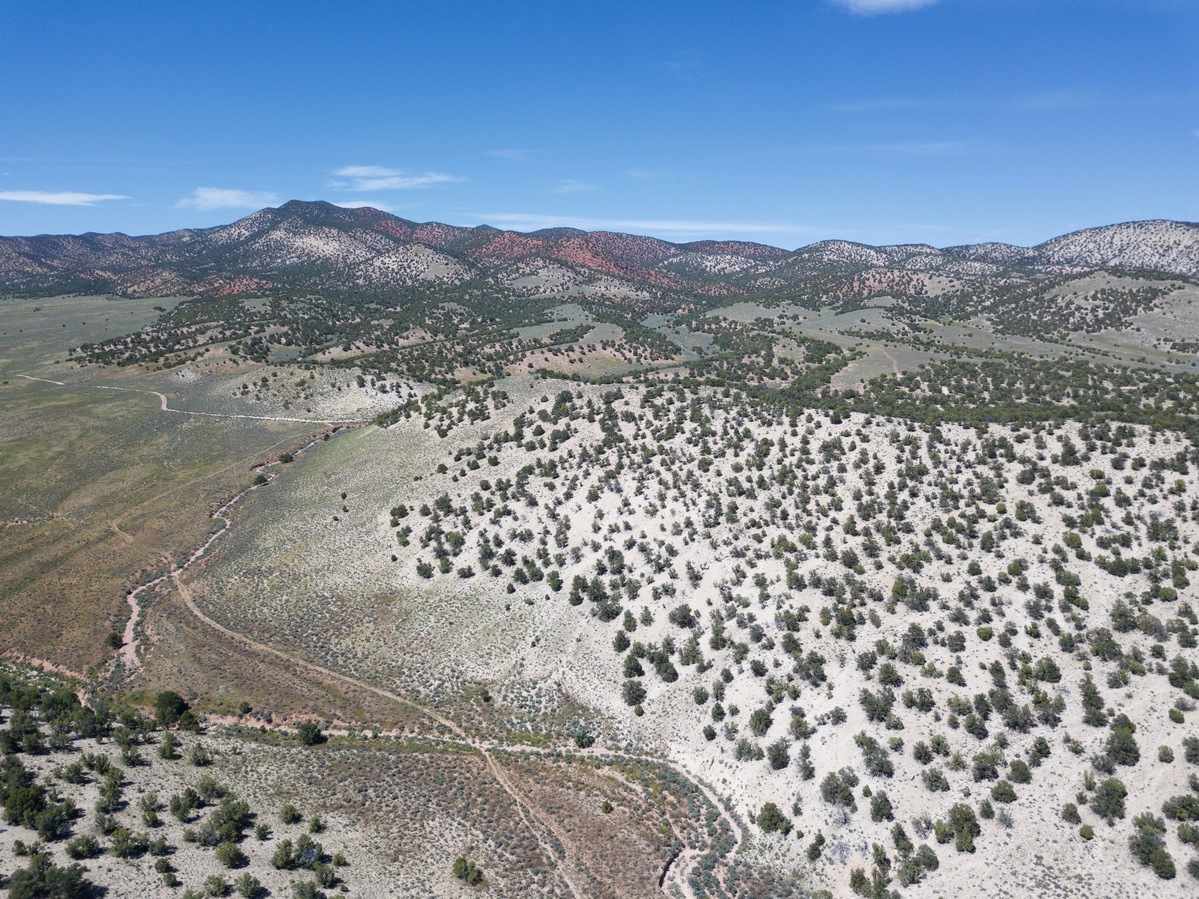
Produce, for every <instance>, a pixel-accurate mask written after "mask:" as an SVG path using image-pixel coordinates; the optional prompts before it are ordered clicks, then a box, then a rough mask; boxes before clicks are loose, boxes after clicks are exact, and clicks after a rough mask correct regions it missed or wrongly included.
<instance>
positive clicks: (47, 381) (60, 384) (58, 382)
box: [17, 375, 67, 387]
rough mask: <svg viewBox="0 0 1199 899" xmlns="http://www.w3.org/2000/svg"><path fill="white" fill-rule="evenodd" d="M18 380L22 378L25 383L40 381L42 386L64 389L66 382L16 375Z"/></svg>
mask: <svg viewBox="0 0 1199 899" xmlns="http://www.w3.org/2000/svg"><path fill="white" fill-rule="evenodd" d="M17 377H18V378H24V379H25V380H26V381H41V382H42V383H43V384H57V385H58V386H59V387H66V386H67V383H66V381H51V380H50V379H49V378H35V377H34V376H33V375H17Z"/></svg>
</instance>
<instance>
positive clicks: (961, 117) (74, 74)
mask: <svg viewBox="0 0 1199 899" xmlns="http://www.w3.org/2000/svg"><path fill="white" fill-rule="evenodd" d="M292 198H300V199H327V200H330V201H332V202H337V203H343V204H362V203H365V204H369V205H376V206H379V207H380V208H385V209H387V210H389V211H391V212H394V213H395V214H397V215H401V216H404V217H405V218H411V219H414V220H417V221H427V220H438V221H445V222H450V223H453V224H465V225H474V224H480V223H489V224H493V225H496V226H499V227H511V228H517V229H519V230H530V229H533V228H537V227H544V226H556V225H576V226H578V227H583V228H588V229H594V228H607V229H613V230H623V231H631V232H635V233H648V234H655V235H658V236H662V237H666V238H668V239H674V240H691V239H698V238H707V237H712V238H737V239H745V240H759V241H762V242H765V243H772V244H776V245H781V246H788V247H795V246H800V245H803V244H806V243H810V242H812V241H815V240H820V239H824V238H830V237H841V238H849V239H854V240H862V241H865V242H869V243H892V242H926V243H931V244H934V245H937V246H945V245H950V244H954V243H963V242H975V241H982V240H1004V241H1009V242H1013V243H1022V244H1031V243H1037V242H1039V241H1041V240H1044V239H1047V238H1049V237H1051V236H1054V235H1056V234H1059V233H1063V232H1065V231H1069V230H1073V229H1076V228H1081V227H1088V226H1093V225H1100V224H1107V223H1111V222H1116V221H1126V220H1132V219H1144V218H1174V219H1183V220H1188V221H1196V220H1199V0H790V2H786V3H776V2H760V3H756V4H752V3H751V4H743V5H740V6H738V5H735V4H731V3H728V2H721V3H709V2H705V0H690V2H687V3H677V2H672V0H655V2H652V3H646V2H644V0H639V2H635V3H634V2H608V3H591V4H567V3H562V2H556V3H549V2H520V0H510V2H506V3H478V2H476V3H463V2H458V0H442V2H438V3H415V2H406V3H405V2H378V3H352V2H350V3H342V4H336V5H335V4H332V3H328V2H308V0H293V2H289V3H273V2H255V3H247V2H244V0H242V2H237V3H226V2H221V0H206V2H204V3H161V2H140V3H134V2H122V0H106V2H103V3H96V2H86V3H85V2H71V0H63V2H52V3H47V2H45V0H6V2H5V3H4V5H3V9H2V10H0V234H9V235H11V234H35V233H47V232H55V233H57V232H72V233H77V232H83V231H114V230H120V231H125V232H127V233H132V234H144V233H156V232H159V231H165V230H170V229H174V228H180V227H204V226H209V225H216V224H221V223H224V222H228V221H232V220H233V219H235V218H238V217H240V216H242V215H244V214H246V213H248V212H250V211H252V210H254V209H257V208H260V207H262V206H265V205H274V204H276V203H278V202H282V201H285V200H288V199H292Z"/></svg>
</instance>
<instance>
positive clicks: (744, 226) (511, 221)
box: [478, 212, 818, 236]
mask: <svg viewBox="0 0 1199 899" xmlns="http://www.w3.org/2000/svg"><path fill="white" fill-rule="evenodd" d="M478 218H480V219H481V220H482V221H485V222H489V223H491V224H495V225H503V226H504V227H508V228H513V229H533V230H535V229H538V228H580V229H582V230H584V231H606V230H616V231H632V232H635V233H646V232H655V233H658V234H676V235H687V236H696V235H702V236H712V235H725V234H797V233H818V232H817V229H815V228H810V227H806V226H802V225H793V224H785V223H782V222H742V221H719V220H706V219H696V220H693V219H608V218H588V217H585V216H568V215H538V214H536V213H526V212H493V213H486V214H480V215H479V216H478Z"/></svg>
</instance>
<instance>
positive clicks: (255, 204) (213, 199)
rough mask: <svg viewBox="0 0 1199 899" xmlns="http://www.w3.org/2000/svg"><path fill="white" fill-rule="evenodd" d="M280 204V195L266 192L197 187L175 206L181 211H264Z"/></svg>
mask: <svg viewBox="0 0 1199 899" xmlns="http://www.w3.org/2000/svg"><path fill="white" fill-rule="evenodd" d="M278 202H279V195H278V194H273V193H270V192H269V191H265V190H238V189H237V188H229V187H197V188H196V189H195V190H193V191H192V193H191V196H190V197H183V198H182V199H181V200H180V201H179V202H178V203H176V204H175V206H176V207H177V208H179V209H199V210H200V211H201V212H212V211H214V210H217V209H262V208H263V207H264V206H274V205H275V204H276V203H278Z"/></svg>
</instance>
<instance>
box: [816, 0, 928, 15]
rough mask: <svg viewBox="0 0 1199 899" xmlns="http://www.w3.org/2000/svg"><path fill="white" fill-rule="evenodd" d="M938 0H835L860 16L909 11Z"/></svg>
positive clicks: (834, 0)
mask: <svg viewBox="0 0 1199 899" xmlns="http://www.w3.org/2000/svg"><path fill="white" fill-rule="evenodd" d="M937 2H938V0H833V3H835V4H836V5H837V6H840V7H841V8H842V9H848V10H849V11H850V12H851V13H855V14H856V15H859V16H877V15H879V14H881V13H888V12H907V11H908V10H910V9H922V8H923V7H925V6H932V5H933V4H934V3H937Z"/></svg>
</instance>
